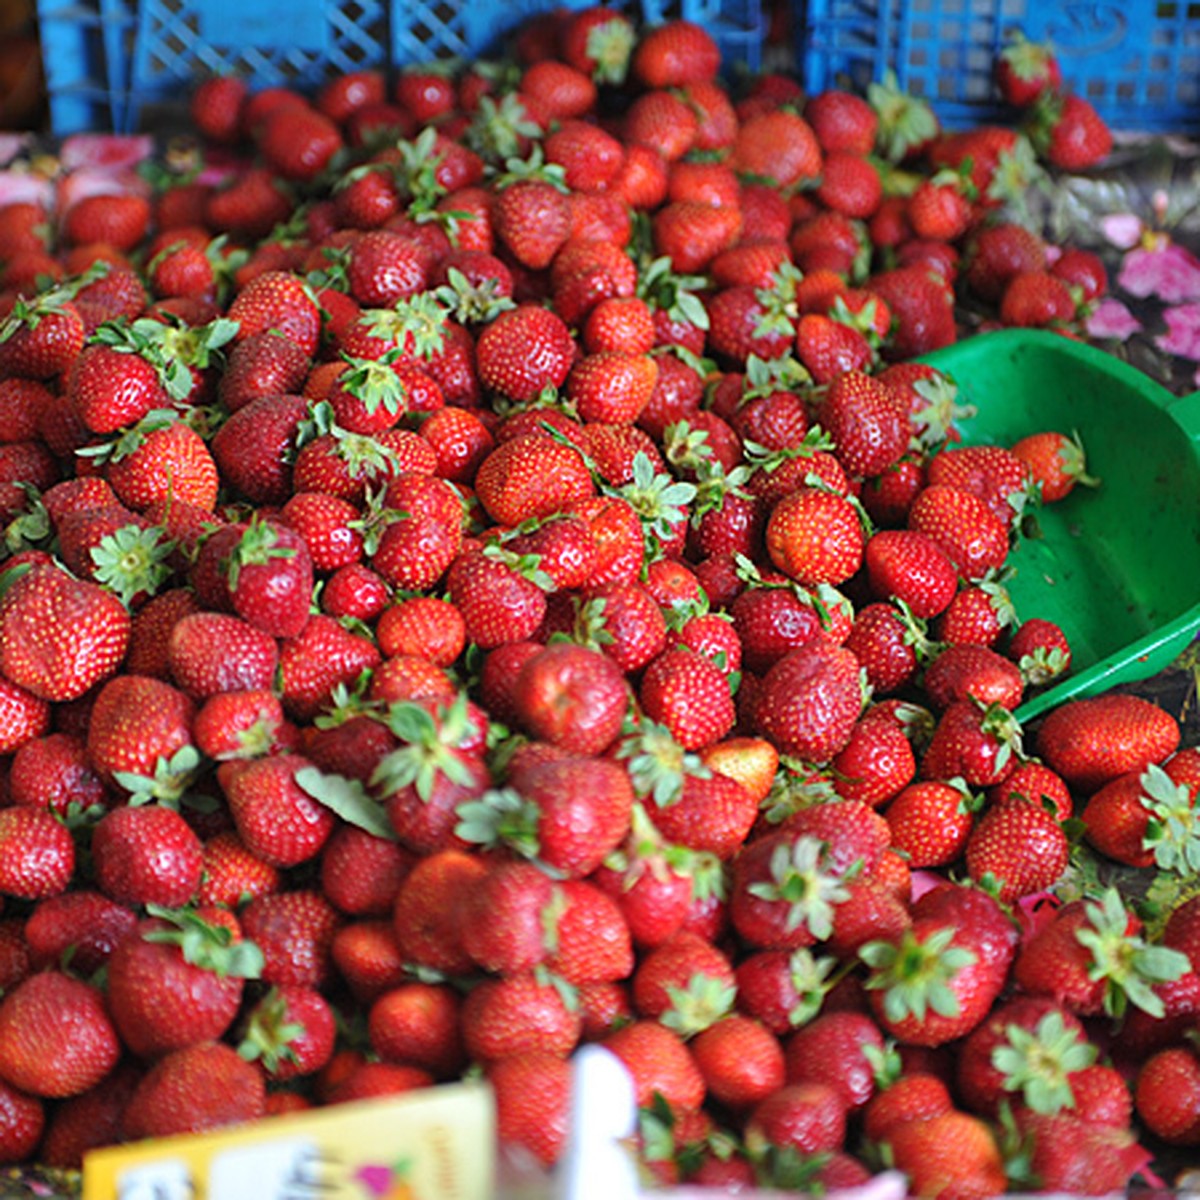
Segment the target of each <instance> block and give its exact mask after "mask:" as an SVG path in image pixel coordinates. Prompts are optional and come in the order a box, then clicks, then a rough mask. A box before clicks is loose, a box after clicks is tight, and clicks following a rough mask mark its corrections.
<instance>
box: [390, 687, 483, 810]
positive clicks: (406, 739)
mask: <svg viewBox="0 0 1200 1200" xmlns="http://www.w3.org/2000/svg"><path fill="white" fill-rule="evenodd" d="M380 720H381V721H382V724H384V725H385V726H386V727H387V728H388V729H389V730H391V732H392V733H393V734H395V736H396V737H397V738H399V739H400V741H401V742H402V743H403V744H402V745H400V746H398V747H397V748H396V749H395V750H392V751H390V752H389V753H387V754H385V755H384V756H383V758H381V759H380V760H379V762H378V763H377V764H376V767H375V770H374V771H373V772H372V773H371V777H370V779H369V780H368V785H369V786H370V787H371V788H372V789H373V790H374V791H375V792H376V793H377V794H379V795H381V796H383V797H387V796H390V795H392V794H393V793H395V792H398V791H400V790H401V789H402V788H406V787H410V786H411V787H413V788H414V789H415V790H416V793H417V796H418V797H419V798H420V799H421V800H423V801H428V800H429V798H430V797H431V796H432V795H433V788H434V784H435V783H436V782H437V779H438V776H439V775H443V776H445V777H446V778H447V779H449V780H450V782H451V783H456V784H458V785H459V786H460V787H468V786H470V785H471V783H472V782H473V781H474V776H473V775H472V773H471V770H470V768H469V767H468V766H467V765H466V763H464V762H463V761H462V759H461V758H460V757H459V756H458V755H457V753H456V752H455V751H456V749H457V747H458V746H460V745H462V743H463V741H464V740H465V739H466V738H467V737H469V736H471V735H473V734H474V733H475V728H474V722H473V721H472V720H471V718H470V715H469V714H468V712H467V704H466V697H465V696H463V695H460V696H459V697H457V698H456V699H455V701H454V702H453V703H452V704H451V705H450V706H449V707H443V706H441V705H439V706H438V707H437V710H436V714H435V713H433V712H430V711H429V709H428V708H426V707H424V706H423V705H420V704H417V703H415V702H413V701H411V700H402V701H398V702H397V703H395V704H392V705H390V706H389V707H388V710H387V712H386V714H385V715H384V716H383V717H382V718H380Z"/></svg>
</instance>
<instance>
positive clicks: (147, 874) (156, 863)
mask: <svg viewBox="0 0 1200 1200" xmlns="http://www.w3.org/2000/svg"><path fill="white" fill-rule="evenodd" d="M91 849H92V860H93V864H94V869H95V874H96V882H97V883H98V884H99V886H100V889H101V891H103V892H104V894H105V895H106V896H110V897H111V898H112V899H114V900H116V901H118V902H119V903H121V904H127V905H129V906H130V907H137V906H139V905H145V904H159V905H162V906H164V907H168V908H177V907H179V906H180V905H182V904H186V903H187V902H188V901H189V900H190V899H191V898H192V896H193V895H194V894H195V891H196V888H197V887H198V886H199V884H200V874H201V870H202V867H203V849H202V847H201V844H200V839H199V838H198V837H197V836H196V834H195V833H194V832H193V831H192V829H191V828H190V827H189V826H188V823H187V822H186V821H185V820H184V819H183V818H182V817H181V816H180V815H179V814H178V813H177V812H175V811H174V809H170V808H166V807H165V806H163V805H157V804H148V805H141V806H138V807H133V806H126V807H123V808H115V809H113V810H112V811H111V812H109V813H107V814H106V815H105V816H104V817H102V818H101V820H100V822H99V823H98V824H97V826H96V830H95V833H94V834H93V835H92V847H91Z"/></svg>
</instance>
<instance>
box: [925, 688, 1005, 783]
mask: <svg viewBox="0 0 1200 1200" xmlns="http://www.w3.org/2000/svg"><path fill="white" fill-rule="evenodd" d="M1020 754H1021V729H1020V725H1019V724H1018V723H1017V721H1016V719H1015V718H1014V717H1013V715H1012V713H1011V712H1009V711H1008V710H1007V709H1006V708H1004V707H1002V706H1001V705H998V704H992V705H988V706H984V705H980V704H977V703H976V702H975V701H973V700H958V701H955V702H954V703H952V704H951V705H950V706H949V707H948V708H947V709H946V711H945V712H944V713H943V714H942V716H941V718H940V719H939V720H938V723H937V727H936V728H935V729H934V733H933V739H932V741H931V742H930V743H929V748H928V749H927V750H926V751H925V756H924V758H923V759H922V760H921V775H922V777H923V778H925V779H953V778H955V777H956V776H961V777H962V778H963V779H964V780H965V781H966V782H967V783H968V784H969V785H970V786H971V787H991V786H992V785H994V784H998V783H1003V781H1004V780H1005V779H1006V778H1007V776H1008V775H1009V774H1011V773H1012V772H1013V771H1014V770H1015V769H1016V767H1017V762H1018V760H1019V758H1020Z"/></svg>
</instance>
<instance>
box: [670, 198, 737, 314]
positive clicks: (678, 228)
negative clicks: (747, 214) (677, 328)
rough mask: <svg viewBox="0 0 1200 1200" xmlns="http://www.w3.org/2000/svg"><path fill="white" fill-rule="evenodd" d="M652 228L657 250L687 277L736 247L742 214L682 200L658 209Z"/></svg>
mask: <svg viewBox="0 0 1200 1200" xmlns="http://www.w3.org/2000/svg"><path fill="white" fill-rule="evenodd" d="M652 228H653V234H654V248H655V251H656V252H657V253H658V254H659V255H661V256H664V257H666V258H667V259H669V260H670V265H671V269H672V270H673V271H676V272H678V273H680V274H683V275H687V274H692V273H695V272H697V271H701V270H704V269H705V268H706V267H707V266H708V264H709V263H710V262H712V260H713V259H714V258H715V257H716V256H717V255H718V254H720V253H721V251H722V250H727V249H729V247H730V246H732V245H734V244H735V242H736V241H737V238H738V235H739V234H740V233H741V228H742V214H741V212H740V210H739V209H736V208H713V207H712V205H710V204H700V203H697V202H696V201H688V200H680V201H675V202H674V203H671V204H665V205H663V207H661V208H660V209H658V210H657V211H656V212H655V213H654V216H653V218H652ZM658 311H659V312H662V311H664V310H662V309H660V310H658ZM656 319H657V318H656Z"/></svg>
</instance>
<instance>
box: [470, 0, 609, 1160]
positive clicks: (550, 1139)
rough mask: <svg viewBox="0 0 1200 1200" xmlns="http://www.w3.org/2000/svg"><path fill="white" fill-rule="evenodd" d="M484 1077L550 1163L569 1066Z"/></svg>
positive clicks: (508, 1060)
mask: <svg viewBox="0 0 1200 1200" xmlns="http://www.w3.org/2000/svg"><path fill="white" fill-rule="evenodd" d="M585 11H588V10H585ZM591 11H593V12H595V11H601V12H604V13H607V10H606V9H604V10H595V9H593V10H591ZM487 1078H488V1082H489V1083H490V1084H491V1086H492V1089H493V1090H494V1092H495V1096H496V1128H497V1132H498V1134H499V1137H500V1141H501V1143H502V1144H503V1145H505V1146H511V1147H514V1148H519V1150H522V1151H525V1152H526V1153H529V1154H531V1155H533V1157H534V1158H535V1159H536V1160H537V1161H538V1162H540V1163H541V1164H542V1165H543V1166H546V1167H551V1166H553V1165H554V1164H555V1163H556V1162H557V1161H558V1159H559V1158H560V1156H561V1155H562V1153H563V1150H564V1148H565V1146H566V1141H567V1130H568V1124H569V1120H568V1118H569V1107H570V1106H569V1101H570V1095H571V1071H570V1066H569V1065H568V1063H567V1062H566V1060H564V1059H563V1058H562V1057H560V1056H559V1055H556V1054H551V1053H548V1052H546V1051H539V1050H530V1051H526V1052H525V1053H521V1054H512V1055H506V1056H505V1057H503V1058H501V1059H498V1060H497V1061H496V1062H493V1063H491V1064H490V1066H489V1067H488V1072H487Z"/></svg>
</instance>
